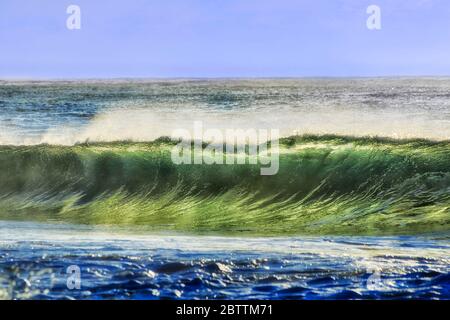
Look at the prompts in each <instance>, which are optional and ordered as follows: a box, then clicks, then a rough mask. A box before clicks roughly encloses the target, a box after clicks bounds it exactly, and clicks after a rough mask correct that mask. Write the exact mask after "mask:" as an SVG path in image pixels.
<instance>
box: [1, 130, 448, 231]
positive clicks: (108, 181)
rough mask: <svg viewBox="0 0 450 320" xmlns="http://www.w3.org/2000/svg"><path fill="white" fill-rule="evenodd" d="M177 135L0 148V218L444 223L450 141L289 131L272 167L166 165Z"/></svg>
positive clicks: (283, 225) (370, 226)
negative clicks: (267, 170) (264, 171)
mask: <svg viewBox="0 0 450 320" xmlns="http://www.w3.org/2000/svg"><path fill="white" fill-rule="evenodd" d="M175 143H176V142H174V141H171V140H170V139H165V138H161V139H157V140H155V141H153V142H131V141H120V142H108V143H100V142H97V143H88V142H87V143H82V144H76V145H73V146H56V145H36V146H0V181H1V183H0V217H1V218H4V219H21V220H49V221H65V222H75V223H83V224H109V225H116V224H118V225H133V226H135V225H137V226H144V227H148V228H152V229H159V230H177V231H186V232H219V233H228V232H229V233H235V232H238V233H248V234H266V235H275V234H415V233H424V232H433V231H449V230H450V157H449V154H450V142H449V141H429V140H395V139H387V138H386V139H383V138H357V137H346V136H335V135H322V136H313V135H305V136H293V137H289V138H284V139H282V140H281V141H280V168H279V172H278V174H276V175H274V176H261V175H260V166H259V165H253V164H245V165H237V164H235V165H217V164H215V165H206V164H203V165H187V164H186V165H175V164H174V163H172V161H171V157H170V151H171V149H172V147H173V146H174V144H175Z"/></svg>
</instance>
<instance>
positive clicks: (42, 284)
mask: <svg viewBox="0 0 450 320" xmlns="http://www.w3.org/2000/svg"><path fill="white" fill-rule="evenodd" d="M71 265H76V266H78V267H79V268H80V270H81V289H80V290H77V289H74V290H69V289H68V287H67V279H68V275H67V268H68V267H69V266H71ZM449 266H450V242H449V240H448V237H442V236H433V237H431V236H430V237H285V238H239V237H218V236H192V235H163V234H157V235H148V234H145V233H141V232H136V231H134V232H133V233H129V232H127V231H124V230H119V229H114V230H111V229H104V228H103V229H99V228H93V227H85V226H84V227H79V226H72V225H57V224H55V225H53V224H40V223H29V222H1V223H0V295H1V297H2V298H7V299H8V298H18V299H26V298H40V299H60V298H81V299H107V298H115V299H125V298H126V299H130V298H131V299H162V298H172V299H178V298H186V299H201V298H208V299H220V298H224V299H250V298H257V299H267V298H271V299H288V298H289V299H377V298H381V299H398V298H422V299H434V298H439V299H449V298H450V273H449V271H450V270H449Z"/></svg>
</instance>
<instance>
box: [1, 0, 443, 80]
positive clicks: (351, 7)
mask: <svg viewBox="0 0 450 320" xmlns="http://www.w3.org/2000/svg"><path fill="white" fill-rule="evenodd" d="M70 4H76V5H79V6H80V7H81V12H82V28H81V30H72V31H71V30H68V29H67V28H66V19H67V17H68V15H67V14H66V8H67V7H68V6H69V5H70ZM371 4H376V5H378V6H380V7H381V10H382V29H381V30H379V31H371V30H368V29H367V28H366V20H367V18H368V14H367V13H366V8H367V7H368V6H369V5H371ZM380 75H450V1H448V0H408V1H406V0H403V1H402V0H370V1H366V0H121V1H119V0H71V1H65V0H39V1H30V0H1V1H0V78H84V77H88V78H103V77H106V78H110V77H272V76H279V77H284V76H288V77H290V76H294V77H295V76H299V77H301V76H380Z"/></svg>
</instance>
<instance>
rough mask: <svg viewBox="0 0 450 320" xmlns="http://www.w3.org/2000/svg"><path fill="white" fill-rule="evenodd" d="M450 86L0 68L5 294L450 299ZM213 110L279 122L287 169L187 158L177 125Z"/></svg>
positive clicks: (260, 123) (186, 125)
mask: <svg viewBox="0 0 450 320" xmlns="http://www.w3.org/2000/svg"><path fill="white" fill-rule="evenodd" d="M449 92H450V79H447V78H420V79H412V78H404V79H382V78H377V79H339V80H338V79H277V80H274V79H266V80H201V79H198V80H195V79H193V80H164V81H163V80H114V81H99V80H89V81H55V82H51V81H47V82H46V81H15V82H14V81H0V110H1V111H2V112H1V113H0V220H1V222H0V231H1V232H0V297H1V298H6V299H9V298H19V299H21V298H24V299H27V298H42V299H58V298H83V299H103V298H123V299H125V298H132V299H159V298H174V299H176V298H187V299H195V298H211V299H213V298H226V299H240V298H241V299H258V298H262V299H266V298H275V299H287V298H289V299H297V298H298V299H366V298H367V299H376V298H389V299H390V298H420V299H435V298H436V299H449V298H450V295H449V290H450V289H449V288H450V284H449V274H450V273H449V267H450V264H449V256H450V250H449V248H450V242H449V234H450V233H449V232H450V140H449V139H450V94H449ZM195 121H202V123H203V125H204V127H205V129H207V128H214V129H219V130H225V129H244V130H245V129H279V130H280V133H281V136H282V139H281V140H280V152H279V165H280V168H279V172H278V173H277V174H276V175H274V176H261V175H260V171H259V169H260V168H259V165H253V164H245V165H238V164H235V165H206V164H203V165H187V164H186V165H176V164H174V163H173V162H172V161H171V157H170V150H171V148H173V146H174V141H172V140H170V139H168V138H165V137H167V136H171V134H172V133H173V131H174V130H176V129H187V130H192V128H193V124H194V122H195ZM71 265H76V266H79V267H80V269H81V274H82V281H83V282H82V288H81V289H80V290H75V291H74V290H70V289H68V288H67V286H66V282H65V281H66V279H67V274H66V270H67V267H69V266H71Z"/></svg>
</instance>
